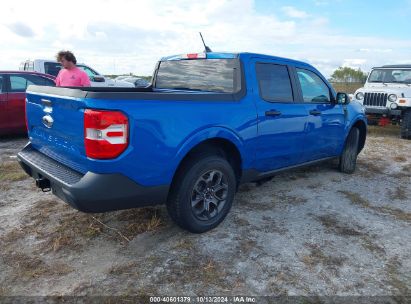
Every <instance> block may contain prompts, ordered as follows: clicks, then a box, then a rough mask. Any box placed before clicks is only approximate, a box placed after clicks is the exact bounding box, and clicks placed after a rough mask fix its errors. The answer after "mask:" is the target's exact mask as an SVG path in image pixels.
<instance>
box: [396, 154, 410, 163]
mask: <svg viewBox="0 0 411 304" xmlns="http://www.w3.org/2000/svg"><path fill="white" fill-rule="evenodd" d="M393 160H394V161H395V162H397V163H405V162H406V161H407V158H406V157H405V156H402V155H397V156H394V157H393Z"/></svg>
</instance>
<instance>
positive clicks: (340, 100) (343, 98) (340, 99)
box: [337, 92, 350, 105]
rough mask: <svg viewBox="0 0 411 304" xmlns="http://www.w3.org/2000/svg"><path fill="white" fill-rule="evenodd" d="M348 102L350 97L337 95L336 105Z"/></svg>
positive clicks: (344, 94) (342, 94)
mask: <svg viewBox="0 0 411 304" xmlns="http://www.w3.org/2000/svg"><path fill="white" fill-rule="evenodd" d="M349 102H350V97H349V96H348V95H347V94H346V93H341V92H339V93H337V103H338V104H342V105H345V104H348V103H349Z"/></svg>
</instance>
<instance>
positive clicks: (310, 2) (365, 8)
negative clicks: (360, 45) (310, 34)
mask: <svg viewBox="0 0 411 304" xmlns="http://www.w3.org/2000/svg"><path fill="white" fill-rule="evenodd" d="M255 5H256V10H257V12H259V13H260V14H267V13H268V14H276V12H278V8H280V7H284V6H292V7H295V8H296V9H298V10H301V11H303V12H306V13H307V14H309V15H312V16H315V17H326V18H328V20H329V24H330V28H331V29H332V30H334V31H336V32H340V33H344V34H347V35H365V36H370V35H372V36H381V37H397V38H406V37H411V33H410V28H411V1H407V0H393V1H372V0H357V1H355V0H334V1H333V0H317V1H315V0H302V1H269V0H258V1H256V2H255ZM287 18H288V17H287V16H283V17H282V19H283V20H287Z"/></svg>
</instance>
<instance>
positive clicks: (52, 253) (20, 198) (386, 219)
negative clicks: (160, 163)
mask: <svg viewBox="0 0 411 304" xmlns="http://www.w3.org/2000/svg"><path fill="white" fill-rule="evenodd" d="M371 132H372V133H371V134H369V137H368V138H367V143H366V147H365V150H364V151H363V152H362V153H361V154H360V156H359V161H358V167H357V171H356V173H355V174H353V175H345V174H342V173H339V172H338V171H337V170H336V167H335V164H333V163H326V164H323V165H321V166H313V167H309V168H305V169H301V170H297V171H293V172H288V173H283V174H280V175H277V176H276V177H274V178H273V179H272V180H271V181H269V182H267V183H264V184H262V185H256V184H247V185H243V186H242V187H241V188H240V191H239V193H238V195H237V197H236V200H235V202H234V204H233V208H232V210H231V212H230V214H229V215H228V217H227V219H226V220H225V221H224V222H223V223H222V225H220V226H219V227H217V228H216V229H214V230H213V231H211V232H208V233H205V234H202V235H194V234H190V233H187V232H185V231H182V230H181V229H179V228H178V227H177V226H175V225H174V224H173V223H172V222H171V220H170V218H169V217H168V215H167V212H166V210H165V208H164V207H158V208H144V209H133V210H126V211H119V212H111V213H106V214H84V213H80V212H78V211H76V210H74V209H72V208H71V207H69V206H67V205H66V204H64V203H63V202H62V201H60V200H59V199H58V198H56V197H54V196H53V195H51V194H50V193H43V192H41V191H40V190H38V189H37V188H36V187H35V186H34V181H33V180H32V179H29V178H26V176H25V174H24V173H23V172H22V170H21V169H20V168H19V166H18V164H17V161H16V158H15V154H16V153H17V152H18V151H19V150H20V149H21V147H22V146H23V145H24V144H25V142H26V140H25V139H24V138H2V139H0V151H1V153H0V162H1V164H0V223H1V224H0V248H1V251H0V295H3V296H4V295H136V294H139V295H168V296H171V295H178V296H181V295H187V296H188V295H191V296H194V295H208V296H210V295H227V296H229V295H317V296H322V295H344V296H351V295H365V296H369V295H389V296H404V295H410V293H411V291H410V290H411V199H410V197H411V153H410V151H411V141H406V140H401V139H399V138H398V136H397V134H398V130H394V131H393V132H389V131H387V129H379V128H372V130H371Z"/></svg>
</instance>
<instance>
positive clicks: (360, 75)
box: [331, 67, 367, 83]
mask: <svg viewBox="0 0 411 304" xmlns="http://www.w3.org/2000/svg"><path fill="white" fill-rule="evenodd" d="M366 80H367V74H366V73H364V72H363V71H361V69H358V70H355V69H353V68H349V67H339V68H338V69H337V70H335V71H334V73H333V74H332V75H331V81H334V82H363V83H364V82H365V81H366Z"/></svg>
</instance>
